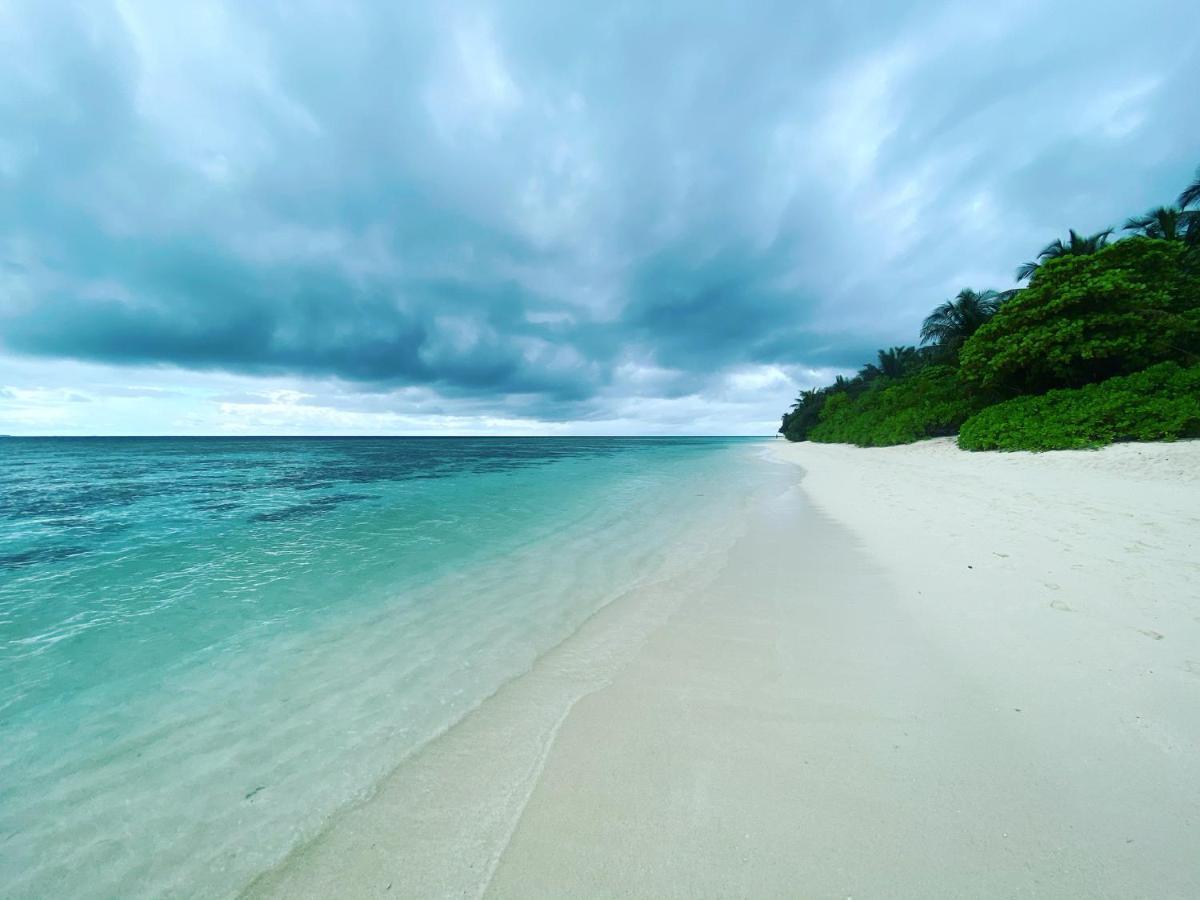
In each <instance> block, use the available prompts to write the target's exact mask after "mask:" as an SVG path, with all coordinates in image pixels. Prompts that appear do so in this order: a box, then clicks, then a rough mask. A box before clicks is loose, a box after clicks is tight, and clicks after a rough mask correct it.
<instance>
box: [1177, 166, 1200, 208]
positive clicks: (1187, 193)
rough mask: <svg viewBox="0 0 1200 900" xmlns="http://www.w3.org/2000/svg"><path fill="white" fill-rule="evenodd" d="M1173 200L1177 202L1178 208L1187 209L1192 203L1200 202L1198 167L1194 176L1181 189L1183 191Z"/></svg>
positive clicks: (1199, 174) (1199, 170)
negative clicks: (1189, 182)
mask: <svg viewBox="0 0 1200 900" xmlns="http://www.w3.org/2000/svg"><path fill="white" fill-rule="evenodd" d="M1175 202H1176V203H1178V204H1179V208H1180V209H1187V208H1188V207H1189V206H1191V205H1192V204H1193V203H1200V169H1197V170H1196V177H1195V178H1193V179H1192V183H1191V184H1189V185H1188V186H1187V187H1185V188H1184V189H1183V193H1182V194H1180V195H1179V199H1178V200H1176V201H1175Z"/></svg>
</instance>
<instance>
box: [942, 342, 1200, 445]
mask: <svg viewBox="0 0 1200 900" xmlns="http://www.w3.org/2000/svg"><path fill="white" fill-rule="evenodd" d="M1198 436H1200V366H1193V367H1191V368H1187V369H1184V368H1181V367H1180V366H1179V365H1177V364H1176V363H1173V362H1166V363H1159V364H1158V365H1156V366H1151V367H1150V368H1148V369H1146V370H1145V371H1143V372H1138V373H1137V374H1135V375H1126V376H1119V377H1116V378H1110V379H1108V380H1107V381H1102V382H1099V383H1097V384H1089V385H1087V386H1085V387H1082V388H1076V389H1059V390H1053V391H1049V392H1048V393H1045V394H1042V395H1040V396H1034V397H1017V398H1015V399H1012V400H1006V401H1005V402H1003V403H998V404H996V405H995V406H989V407H987V408H986V409H984V410H982V411H980V412H978V413H976V414H975V415H973V416H972V417H971V418H969V419H967V421H966V422H964V423H963V426H962V430H961V431H960V432H959V435H958V446H960V447H962V448H963V449H964V450H1067V449H1071V448H1075V447H1098V446H1101V445H1103V444H1110V443H1112V442H1113V441H1162V440H1174V439H1176V438H1182V437H1198Z"/></svg>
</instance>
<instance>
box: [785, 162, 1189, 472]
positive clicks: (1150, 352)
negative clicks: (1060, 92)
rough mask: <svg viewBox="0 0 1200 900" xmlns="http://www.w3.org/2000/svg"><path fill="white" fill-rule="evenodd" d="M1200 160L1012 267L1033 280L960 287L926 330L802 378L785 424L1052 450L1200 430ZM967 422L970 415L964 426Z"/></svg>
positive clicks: (866, 441)
mask: <svg viewBox="0 0 1200 900" xmlns="http://www.w3.org/2000/svg"><path fill="white" fill-rule="evenodd" d="M1190 207H1200V171H1197V178H1196V181H1195V182H1194V183H1193V184H1191V185H1189V186H1188V188H1187V189H1185V190H1184V192H1183V193H1182V194H1181V195H1180V197H1179V201H1178V206H1177V207H1158V208H1157V209H1153V210H1150V211H1149V212H1148V213H1146V214H1145V215H1142V216H1136V217H1132V218H1130V219H1129V220H1128V221H1127V222H1126V224H1125V230H1127V231H1130V232H1132V233H1133V236H1131V237H1127V238H1124V239H1119V240H1115V241H1111V240H1110V238H1111V236H1112V229H1107V230H1104V231H1101V232H1098V233H1096V234H1092V235H1082V234H1079V233H1077V232H1075V231H1072V232H1070V235H1069V237H1068V239H1067V240H1066V241H1062V240H1056V241H1053V242H1051V243H1050V244H1048V245H1047V246H1046V247H1045V248H1043V249H1042V251H1041V253H1039V254H1038V257H1037V260H1036V261H1034V262H1030V263H1026V264H1025V265H1024V266H1022V267H1021V269H1020V270H1018V280H1020V281H1024V280H1027V279H1028V280H1029V284H1028V286H1027V287H1024V288H1014V289H1013V290H1009V291H1004V292H1000V293H997V292H996V291H990V290H985V291H975V290H972V289H969V288H964V289H963V290H962V291H960V292H959V294H958V295H957V296H956V297H954V298H953V299H951V300H947V301H946V302H944V303H942V304H941V305H939V306H938V307H937V308H936V309H934V310H933V312H931V313H930V315H929V316H928V317H926V319H925V321H924V323H923V324H922V328H921V342H922V344H923V345H924V346H922V347H921V348H919V349H918V348H916V347H892V348H890V349H888V350H880V351H879V353H878V358H877V360H876V361H874V362H871V363H868V364H867V365H865V366H863V368H862V369H860V370H859V372H858V374H857V375H855V376H854V377H852V378H846V377H844V376H838V378H837V381H836V382H835V383H834V384H832V385H829V386H828V387H824V388H817V389H814V390H807V391H804V392H802V393H801V394H800V396H799V397H798V398H797V399H796V403H795V404H794V405H793V407H792V409H791V410H790V411H789V412H788V413H787V414H786V415H785V416H784V417H783V422H782V424H781V426H780V429H779V430H780V433H782V434H783V435H784V436H785V437H787V438H788V439H789V440H793V441H801V440H814V441H829V442H849V443H854V444H858V445H860V446H865V447H876V446H885V445H890V444H902V443H909V442H912V441H917V440H921V439H922V438H926V437H934V436H938V435H949V434H955V433H958V435H959V445H960V446H962V447H964V448H966V449H971V450H983V449H996V450H1020V449H1026V450H1049V449H1056V448H1065V447H1087V446H1095V445H1099V444H1104V443H1110V442H1112V441H1123V440H1162V439H1173V438H1178V437H1191V436H1200V208H1196V209H1194V208H1190ZM960 429H961V430H960Z"/></svg>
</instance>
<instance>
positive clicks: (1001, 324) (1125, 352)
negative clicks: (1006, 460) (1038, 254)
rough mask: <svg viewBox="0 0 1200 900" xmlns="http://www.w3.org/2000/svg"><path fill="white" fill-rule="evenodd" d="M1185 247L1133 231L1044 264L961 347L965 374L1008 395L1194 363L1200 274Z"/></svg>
mask: <svg viewBox="0 0 1200 900" xmlns="http://www.w3.org/2000/svg"><path fill="white" fill-rule="evenodd" d="M1187 253H1188V251H1187V247H1186V246H1184V245H1183V244H1182V243H1179V242H1175V241H1167V240H1152V239H1150V238H1144V237H1135V238H1128V239H1126V240H1123V241H1118V242H1117V243H1115V244H1112V245H1110V246H1108V247H1105V248H1104V249H1102V250H1098V251H1097V252H1095V253H1093V254H1090V255H1081V256H1064V257H1060V258H1057V259H1051V260H1049V261H1047V262H1046V263H1044V264H1043V265H1042V266H1041V267H1040V268H1039V269H1038V272H1037V274H1036V275H1035V276H1034V278H1033V281H1032V283H1031V284H1030V286H1029V287H1028V288H1026V289H1025V290H1023V291H1021V292H1020V293H1019V294H1018V295H1017V296H1016V297H1014V298H1013V299H1012V300H1010V301H1009V302H1008V303H1005V304H1003V305H1002V306H1001V307H1000V309H999V311H998V312H997V313H996V315H995V316H993V317H992V319H991V320H990V321H989V322H988V323H987V324H986V325H983V326H982V327H981V328H979V330H978V331H976V332H975V334H973V335H972V336H971V338H970V339H968V340H967V342H966V343H965V344H964V345H963V348H962V352H961V354H960V361H961V364H962V374H963V378H964V379H965V380H966V381H967V382H968V383H971V384H974V385H975V386H977V387H980V388H994V389H998V390H1001V391H1005V392H1007V393H1008V394H1009V395H1010V396H1011V395H1012V394H1018V393H1038V392H1041V391H1044V390H1047V389H1050V388H1054V387H1079V386H1081V385H1084V384H1088V383H1090V382H1093V381H1101V380H1104V379H1106V378H1111V377H1112V376H1114V375H1124V374H1128V373H1130V372H1136V371H1139V370H1140V369H1144V368H1146V367H1147V366H1149V365H1152V364H1153V363H1156V362H1161V361H1164V360H1169V359H1174V360H1177V361H1182V362H1188V361H1194V360H1196V359H1200V357H1198V356H1197V353H1200V279H1197V277H1196V275H1195V273H1194V272H1193V271H1191V269H1190V267H1189V266H1187V265H1185V259H1186V257H1187Z"/></svg>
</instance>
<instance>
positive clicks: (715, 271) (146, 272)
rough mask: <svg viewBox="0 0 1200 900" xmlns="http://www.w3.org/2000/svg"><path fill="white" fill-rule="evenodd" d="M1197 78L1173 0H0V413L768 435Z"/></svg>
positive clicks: (24, 424)
mask: <svg viewBox="0 0 1200 900" xmlns="http://www.w3.org/2000/svg"><path fill="white" fill-rule="evenodd" d="M1197 84H1200V13H1198V12H1197V9H1196V5H1195V0H1148V2H1145V3H1131V2H1128V0H1120V2H1112V0H1092V2H1089V3H1077V2H1073V0H1060V2H1056V3H1047V2H1044V0H991V2H988V3H986V4H985V3H966V2H961V0H954V2H922V0H914V2H906V3H893V2H879V0H876V2H870V0H862V2H855V3H844V2H839V0H806V2H803V3H798V2H794V0H787V2H780V3H769V2H737V3H734V2H730V3H709V2H703V0H688V2H683V3H672V2H661V3H645V2H640V0H639V2H628V3H626V2H619V0H617V2H613V0H609V2H598V3H584V2H580V3H557V2H540V3H532V2H519V0H512V2H505V3H436V2H432V3H412V4H409V3H394V2H382V0H381V2H364V0H336V2H334V0H330V2H315V0H294V2H288V3H275V2H263V3H248V2H244V0H228V2H223V0H210V2H185V0H178V2H171V3H164V2H160V0H144V2H142V0H118V2H108V0H83V2H79V3H69V2H58V0H29V2H26V0H0V187H2V200H0V433H9V434H481V433H501V434H677V433H684V434H687V433H692V434H763V435H769V434H771V433H772V432H774V430H775V429H776V427H778V421H779V416H780V414H781V413H782V412H783V411H784V410H785V409H786V408H787V407H788V405H789V404H790V403H791V401H792V399H793V398H794V397H795V395H796V393H797V391H799V390H800V389H802V388H805V387H811V386H814V385H817V384H822V383H826V382H828V381H830V380H832V379H833V377H834V376H835V375H837V374H839V373H845V372H848V371H851V370H854V369H856V368H858V367H859V366H860V365H861V364H862V363H863V362H865V361H867V360H868V359H869V358H871V357H872V356H873V354H874V352H875V349H876V348H878V347H886V346H891V345H894V344H910V343H914V342H915V339H916V332H917V329H918V327H919V323H920V320H921V319H922V318H923V317H924V315H925V314H926V313H928V311H929V310H930V309H932V308H933V307H934V306H936V305H937V304H938V303H940V302H941V301H942V300H944V299H946V298H947V297H949V296H952V295H953V294H954V293H956V292H957V291H958V290H959V289H960V288H962V287H965V286H971V287H975V288H980V289H982V288H988V287H994V288H997V289H1002V288H1005V287H1008V286H1011V284H1012V281H1013V271H1014V269H1015V267H1016V266H1017V265H1018V264H1020V263H1021V262H1023V261H1024V260H1026V259H1028V258H1030V257H1031V256H1033V255H1034V254H1036V252H1037V250H1038V249H1040V248H1041V247H1042V246H1043V245H1044V244H1046V243H1047V242H1048V241H1049V240H1051V239H1053V238H1054V237H1057V236H1060V235H1065V232H1066V230H1067V229H1068V228H1076V229H1079V230H1083V231H1088V232H1090V231H1096V230H1099V229H1101V228H1105V227H1108V226H1112V225H1116V226H1120V225H1121V224H1122V223H1123V222H1124V220H1125V219H1126V218H1127V217H1128V216H1130V215H1133V214H1136V213H1140V212H1143V211H1144V210H1146V209H1148V208H1150V207H1152V206H1156V205H1159V204H1163V203H1169V202H1171V201H1172V200H1173V198H1174V197H1175V196H1176V195H1177V194H1178V193H1179V191H1180V190H1181V189H1182V188H1183V187H1184V185H1185V184H1186V183H1187V182H1188V181H1189V180H1190V179H1191V176H1192V173H1193V172H1194V170H1195V168H1196V166H1197V165H1200V93H1198V89H1197Z"/></svg>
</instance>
